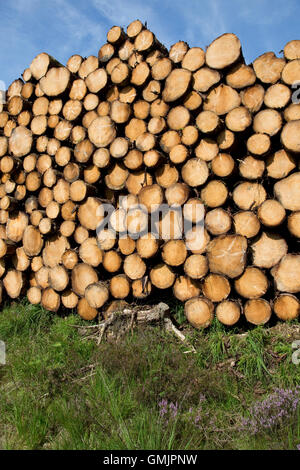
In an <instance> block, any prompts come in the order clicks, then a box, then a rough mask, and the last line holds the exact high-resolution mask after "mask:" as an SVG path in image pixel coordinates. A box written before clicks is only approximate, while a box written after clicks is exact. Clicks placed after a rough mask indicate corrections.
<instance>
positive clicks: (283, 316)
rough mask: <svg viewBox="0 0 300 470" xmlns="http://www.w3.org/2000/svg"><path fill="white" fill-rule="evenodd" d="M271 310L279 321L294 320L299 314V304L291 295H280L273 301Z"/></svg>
mask: <svg viewBox="0 0 300 470" xmlns="http://www.w3.org/2000/svg"><path fill="white" fill-rule="evenodd" d="M273 310H274V313H275V315H277V317H278V318H280V320H284V321H290V320H295V319H296V318H298V317H299V314H300V302H299V300H298V299H297V297H295V296H293V295H289V294H282V295H279V296H278V297H277V298H276V299H275V301H274V304H273Z"/></svg>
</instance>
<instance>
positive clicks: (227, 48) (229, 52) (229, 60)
mask: <svg viewBox="0 0 300 470" xmlns="http://www.w3.org/2000/svg"><path fill="white" fill-rule="evenodd" d="M240 57H241V43H240V40H239V38H238V37H237V36H236V35H235V34H231V33H226V34H223V35H222V36H220V37H219V38H217V39H215V40H214V41H213V42H212V43H211V44H210V45H209V46H208V48H207V51H206V64H207V65H208V66H209V67H211V68H212V69H217V70H221V69H224V68H226V67H228V66H229V65H232V64H234V63H235V62H237V60H238V59H239V58H240Z"/></svg>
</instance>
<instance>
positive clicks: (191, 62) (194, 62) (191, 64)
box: [181, 47, 205, 72]
mask: <svg viewBox="0 0 300 470" xmlns="http://www.w3.org/2000/svg"><path fill="white" fill-rule="evenodd" d="M204 63H205V52H204V51H203V49H201V47H191V49H189V50H188V51H187V53H186V54H185V56H184V57H183V60H182V62H181V67H182V68H184V69H187V70H190V71H191V72H195V71H196V70H198V69H200V67H202V65H204Z"/></svg>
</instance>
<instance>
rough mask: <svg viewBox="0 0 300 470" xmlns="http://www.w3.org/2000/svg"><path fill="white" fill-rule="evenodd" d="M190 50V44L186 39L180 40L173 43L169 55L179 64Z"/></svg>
mask: <svg viewBox="0 0 300 470" xmlns="http://www.w3.org/2000/svg"><path fill="white" fill-rule="evenodd" d="M188 50H189V46H188V44H187V43H186V42H184V41H178V42H176V43H175V44H173V45H172V46H171V48H170V51H169V57H170V59H171V60H172V62H174V64H179V63H180V62H182V60H183V59H184V57H185V55H186V53H187V51H188Z"/></svg>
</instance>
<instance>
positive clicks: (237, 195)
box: [232, 182, 267, 210]
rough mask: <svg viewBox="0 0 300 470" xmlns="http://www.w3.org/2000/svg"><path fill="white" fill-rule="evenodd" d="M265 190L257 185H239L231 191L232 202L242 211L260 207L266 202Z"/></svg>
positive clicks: (246, 183)
mask: <svg viewBox="0 0 300 470" xmlns="http://www.w3.org/2000/svg"><path fill="white" fill-rule="evenodd" d="M266 197H267V194H266V190H265V188H264V187H263V186H262V185H261V184H259V183H249V182H245V183H241V184H239V185H238V186H236V187H235V189H234V191H233V195H232V198H233V201H234V202H235V204H236V205H237V206H238V207H239V208H240V209H243V210H249V209H253V208H255V207H258V206H260V205H261V204H262V203H263V202H264V201H265V200H266Z"/></svg>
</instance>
